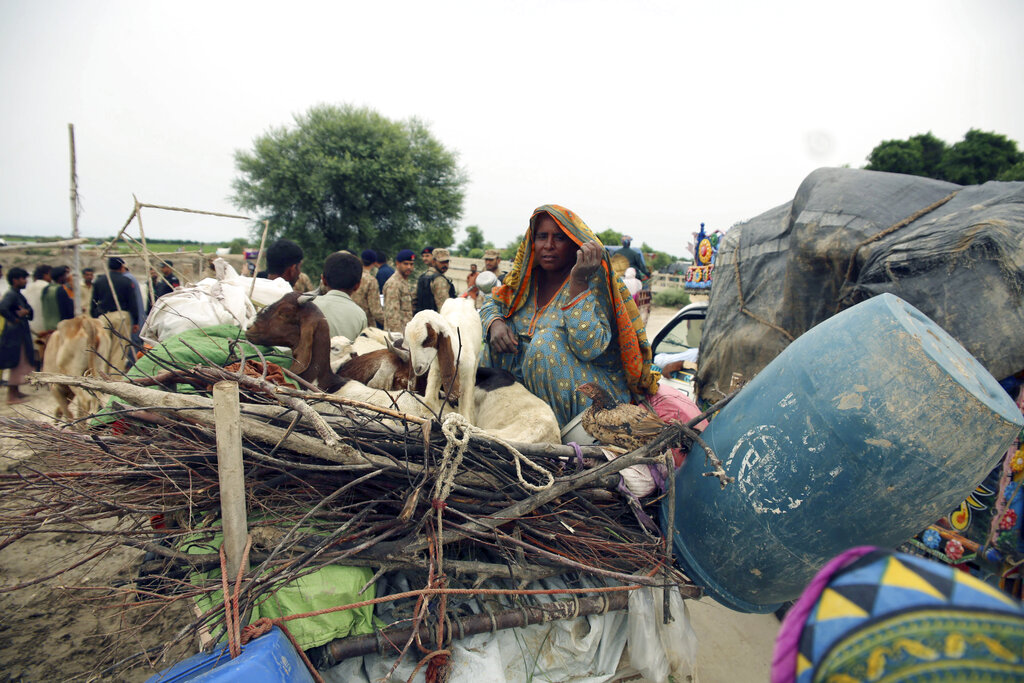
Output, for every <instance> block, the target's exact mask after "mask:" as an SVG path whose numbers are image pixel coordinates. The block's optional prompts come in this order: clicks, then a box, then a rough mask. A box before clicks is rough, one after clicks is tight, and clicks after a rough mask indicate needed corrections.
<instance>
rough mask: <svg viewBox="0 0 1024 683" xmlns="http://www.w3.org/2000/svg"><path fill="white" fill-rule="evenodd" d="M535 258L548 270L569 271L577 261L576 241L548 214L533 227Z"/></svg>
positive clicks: (540, 217)
mask: <svg viewBox="0 0 1024 683" xmlns="http://www.w3.org/2000/svg"><path fill="white" fill-rule="evenodd" d="M533 258H534V260H535V261H536V262H537V264H538V265H540V267H541V268H542V269H544V270H546V271H550V272H558V271H567V270H569V269H571V268H572V267H573V265H574V264H575V263H576V243H575V242H573V241H572V240H571V239H569V236H568V235H566V234H565V233H564V232H562V229H561V228H559V227H558V224H557V223H555V219H553V218H551V216H548V215H547V214H542V215H541V216H539V217H538V218H537V221H536V222H535V223H534V227H533Z"/></svg>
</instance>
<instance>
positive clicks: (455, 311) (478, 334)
mask: <svg viewBox="0 0 1024 683" xmlns="http://www.w3.org/2000/svg"><path fill="white" fill-rule="evenodd" d="M441 317H442V318H444V320H445V321H446V322H447V323H448V325H449V327H450V328H451V346H452V354H453V358H455V359H457V364H458V367H457V382H456V384H455V386H456V388H457V393H456V394H455V395H457V396H458V399H459V413H460V414H461V415H462V416H463V417H465V418H466V419H467V420H469V422H470V423H471V424H476V420H475V419H474V418H475V416H476V399H475V396H474V394H475V387H476V369H477V365H478V364H479V362H480V347H481V345H482V344H483V335H484V333H483V326H482V325H481V323H480V314H479V313H478V312H477V310H476V305H475V304H474V302H473V300H472V299H463V298H456V299H448V301H445V302H444V305H443V306H441ZM440 361H441V358H440V353H439V356H438V363H435V364H433V365H432V366H431V368H430V371H429V373H428V374H427V389H426V398H427V403H428V404H429V405H430V406H431V407H432V408H435V410H439V409H440V407H441V402H440V399H439V398H438V395H439V393H440V389H441V386H440V385H441V371H442V369H441V367H440ZM449 395H451V394H449Z"/></svg>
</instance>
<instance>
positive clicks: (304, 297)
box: [296, 294, 316, 304]
mask: <svg viewBox="0 0 1024 683" xmlns="http://www.w3.org/2000/svg"><path fill="white" fill-rule="evenodd" d="M315 298H316V294H300V295H299V298H298V299H296V301H298V302H299V303H300V304H308V303H309V302H310V301H312V300H313V299H315Z"/></svg>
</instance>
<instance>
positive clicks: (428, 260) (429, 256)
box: [420, 247, 434, 268]
mask: <svg viewBox="0 0 1024 683" xmlns="http://www.w3.org/2000/svg"><path fill="white" fill-rule="evenodd" d="M420 258H422V259H423V265H425V266H426V267H427V268H429V267H430V266H432V265H434V248H433V247H423V251H421V252H420Z"/></svg>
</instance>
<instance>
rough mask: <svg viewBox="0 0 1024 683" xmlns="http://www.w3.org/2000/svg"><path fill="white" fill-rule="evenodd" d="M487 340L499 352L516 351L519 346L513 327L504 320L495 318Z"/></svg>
mask: <svg viewBox="0 0 1024 683" xmlns="http://www.w3.org/2000/svg"><path fill="white" fill-rule="evenodd" d="M487 334H488V337H487V340H488V341H489V342H490V344H491V349H493V350H494V351H497V352H498V353H515V351H516V349H517V348H518V347H519V340H518V339H516V336H515V335H514V334H512V328H511V327H509V326H508V324H507V323H506V322H505V321H504V320H500V319H499V320H495V321H494V322H493V323H491V328H490V330H489V331H488V333H487Z"/></svg>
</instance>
